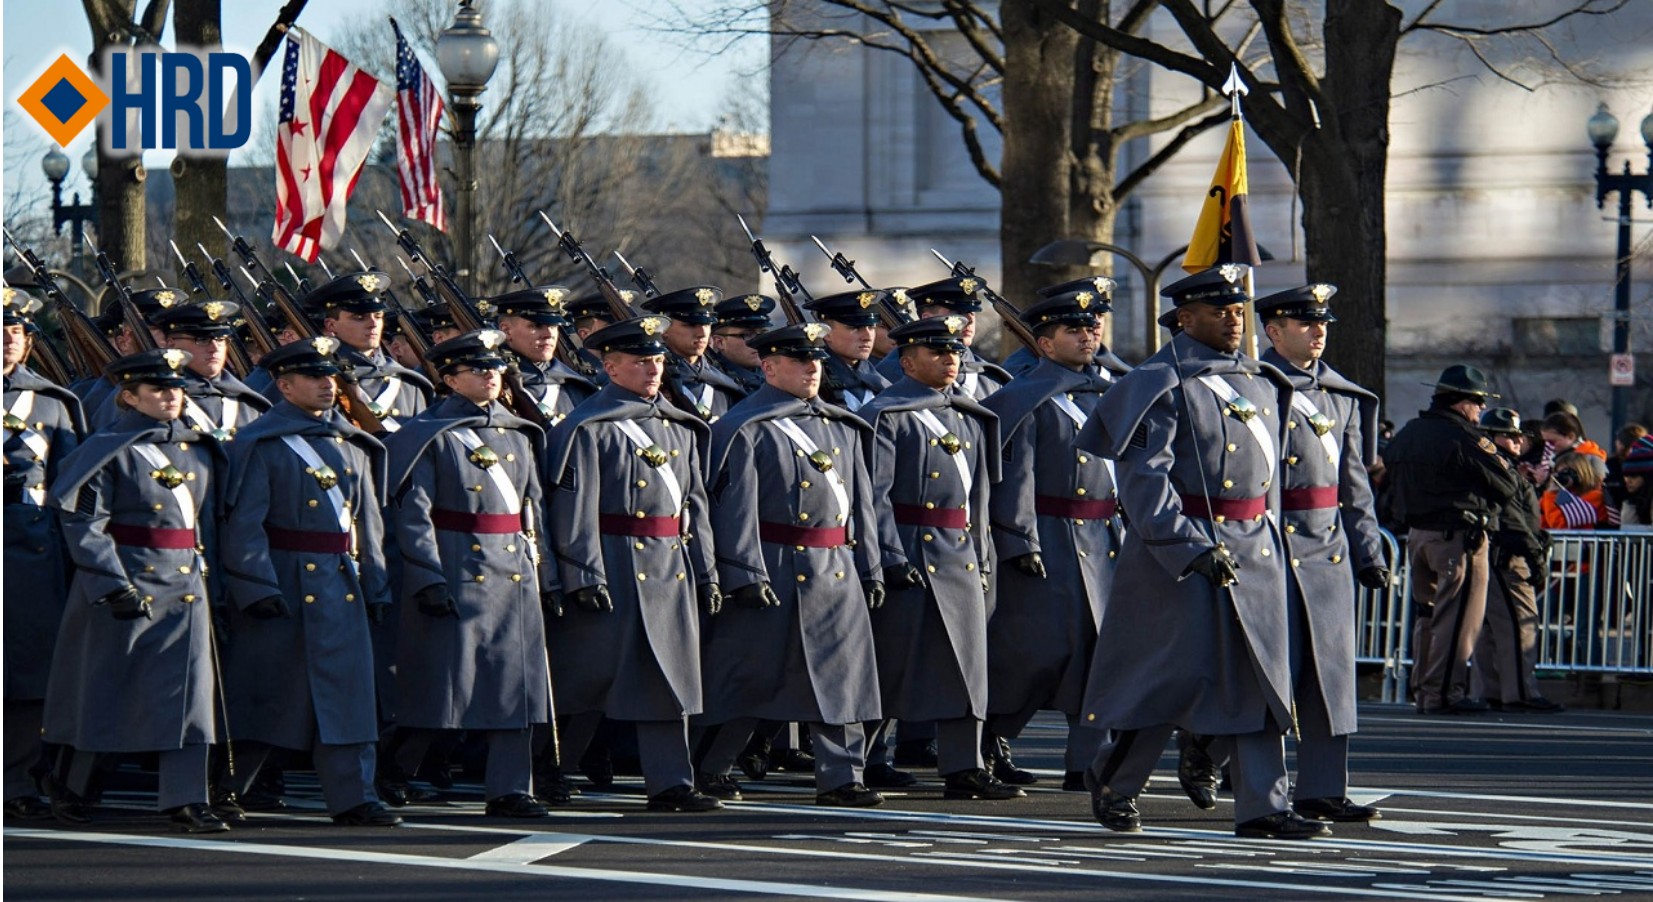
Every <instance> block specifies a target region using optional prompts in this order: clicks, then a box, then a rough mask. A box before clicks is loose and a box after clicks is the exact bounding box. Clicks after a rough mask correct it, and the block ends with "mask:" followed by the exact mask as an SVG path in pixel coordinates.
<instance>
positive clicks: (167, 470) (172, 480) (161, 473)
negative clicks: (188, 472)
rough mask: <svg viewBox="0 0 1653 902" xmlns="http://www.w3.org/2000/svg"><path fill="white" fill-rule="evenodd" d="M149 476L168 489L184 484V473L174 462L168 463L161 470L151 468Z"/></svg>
mask: <svg viewBox="0 0 1653 902" xmlns="http://www.w3.org/2000/svg"><path fill="white" fill-rule="evenodd" d="M149 476H150V478H151V479H154V480H155V481H156V482H158V483H160V484H161V485H162V487H164V488H166V489H167V490H168V491H171V490H172V489H175V488H177V487H178V486H180V485H183V484H184V474H183V473H182V472H181V471H179V469H178V468H177V467H175V466H173V465H172V464H167V465H166V466H164V467H162V468H160V469H159V470H150V471H149Z"/></svg>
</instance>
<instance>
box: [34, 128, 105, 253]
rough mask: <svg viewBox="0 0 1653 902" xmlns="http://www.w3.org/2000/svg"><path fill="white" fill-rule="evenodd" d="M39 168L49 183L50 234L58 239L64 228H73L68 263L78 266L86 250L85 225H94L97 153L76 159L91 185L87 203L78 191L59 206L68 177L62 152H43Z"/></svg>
mask: <svg viewBox="0 0 1653 902" xmlns="http://www.w3.org/2000/svg"><path fill="white" fill-rule="evenodd" d="M40 168H41V169H42V170H43V171H44V172H45V173H46V178H47V180H49V181H50V182H51V183H52V232H53V233H54V234H57V235H61V234H63V226H64V225H65V224H71V225H73V226H74V228H73V229H72V230H71V231H70V233H69V234H70V239H71V241H72V242H73V244H72V248H73V253H72V254H71V257H70V259H71V260H72V261H74V262H76V263H78V262H79V261H80V258H81V254H82V253H83V250H84V248H85V246H86V224H87V223H91V224H92V225H97V224H98V149H97V148H96V147H93V148H92V149H91V150H88V151H87V152H86V155H85V156H83V157H81V158H80V168H81V170H82V171H83V172H85V173H86V177H87V178H88V179H89V180H90V181H91V183H92V198H91V203H85V204H83V203H81V202H80V192H78V191H77V192H75V193H74V194H72V195H70V198H69V203H67V204H65V203H64V202H63V180H64V179H65V178H67V177H68V176H69V157H68V156H67V155H66V154H64V153H63V151H61V150H58V149H57V148H56V147H53V148H51V149H50V150H48V151H46V156H45V157H43V158H41V160H40Z"/></svg>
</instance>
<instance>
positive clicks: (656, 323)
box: [637, 316, 666, 335]
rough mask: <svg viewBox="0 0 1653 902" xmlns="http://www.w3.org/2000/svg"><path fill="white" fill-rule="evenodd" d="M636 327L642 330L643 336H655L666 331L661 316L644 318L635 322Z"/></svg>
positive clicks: (663, 319) (664, 322) (664, 319)
mask: <svg viewBox="0 0 1653 902" xmlns="http://www.w3.org/2000/svg"><path fill="white" fill-rule="evenodd" d="M637 327H638V328H640V329H642V330H643V334H644V335H657V334H659V333H661V332H663V331H665V329H666V318H665V317H663V316H645V317H643V318H642V319H640V320H638V321H637Z"/></svg>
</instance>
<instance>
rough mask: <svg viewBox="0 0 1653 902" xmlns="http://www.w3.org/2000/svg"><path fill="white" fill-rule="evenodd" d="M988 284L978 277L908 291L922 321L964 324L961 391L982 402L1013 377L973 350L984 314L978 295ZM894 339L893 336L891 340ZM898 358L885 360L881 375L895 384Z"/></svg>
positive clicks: (897, 372) (955, 279)
mask: <svg viewBox="0 0 1653 902" xmlns="http://www.w3.org/2000/svg"><path fill="white" fill-rule="evenodd" d="M985 285H986V283H984V282H982V280H980V279H978V278H975V277H966V278H962V279H959V278H946V279H942V280H940V281H937V282H929V283H927V284H924V285H917V286H914V287H912V288H908V289H907V290H906V291H907V299H908V300H910V301H911V302H912V303H913V306H914V308H915V309H916V310H917V311H918V316H919V318H920V319H928V318H930V317H933V316H957V317H960V318H962V319H963V320H964V330H963V332H962V333H961V334H962V335H963V339H962V340H963V343H964V354H963V356H962V358H961V359H960V362H959V379H958V388H959V390H960V391H962V392H964V393H965V394H966V395H968V396H970V397H971V398H973V399H975V400H977V401H980V400H981V399H983V398H985V397H987V396H988V395H990V394H992V393H993V392H995V391H998V390H999V388H1000V387H1001V386H1003V385H1004V384H1005V383H1007V382H1009V381H1010V374H1009V373H1007V372H1005V371H1004V368H1003V367H1000V366H999V365H998V364H995V363H990V362H988V361H987V360H986V359H984V358H983V357H982V356H981V355H980V354H978V353H976V351H975V349H974V348H972V347H971V345H973V344H974V343H975V341H976V314H978V313H980V312H981V297H980V295H979V292H980V291H981V290H982V289H983V288H984V287H985ZM892 338H893V336H892ZM898 360H899V355H895V354H892V355H890V356H888V357H885V358H884V359H883V360H882V361H881V362H880V363H879V364H878V371H879V372H880V373H883V374H884V376H885V377H886V378H888V379H889V380H890V381H892V382H894V381H896V380H898V379H899V378H900V377H901V371H902V368H901V365H900V363H898V362H897V361H898Z"/></svg>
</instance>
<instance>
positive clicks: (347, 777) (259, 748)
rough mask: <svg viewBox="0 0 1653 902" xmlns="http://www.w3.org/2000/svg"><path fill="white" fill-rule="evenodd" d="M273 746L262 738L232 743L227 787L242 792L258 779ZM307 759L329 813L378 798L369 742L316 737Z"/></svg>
mask: <svg viewBox="0 0 1653 902" xmlns="http://www.w3.org/2000/svg"><path fill="white" fill-rule="evenodd" d="M273 751H275V746H273V745H270V744H269V743H265V742H250V741H247V740H242V741H239V742H237V743H236V744H235V776H234V777H233V778H231V779H230V780H229V781H228V782H227V784H226V785H227V787H228V788H229V790H230V791H231V792H234V793H235V794H236V795H245V794H246V793H247V791H248V790H250V789H252V786H253V781H255V780H257V779H258V771H259V769H260V768H262V767H263V766H264V762H265V761H266V760H268V759H269V757H270V753H271V752H273ZM310 760H311V762H312V763H313V764H314V765H315V768H316V779H317V780H319V781H320V782H321V795H322V799H323V801H324V802H325V803H326V804H327V813H328V814H329V815H335V814H343V813H345V812H346V811H349V810H350V809H352V808H355V807H356V806H357V805H362V804H365V803H368V802H377V801H379V795H378V793H377V792H375V791H374V789H373V775H374V769H375V762H376V761H377V756H376V755H375V753H374V745H373V743H371V742H356V743H350V744H348V745H328V744H326V743H324V742H321V741H320V740H317V742H316V744H315V745H313V746H311V747H310Z"/></svg>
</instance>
